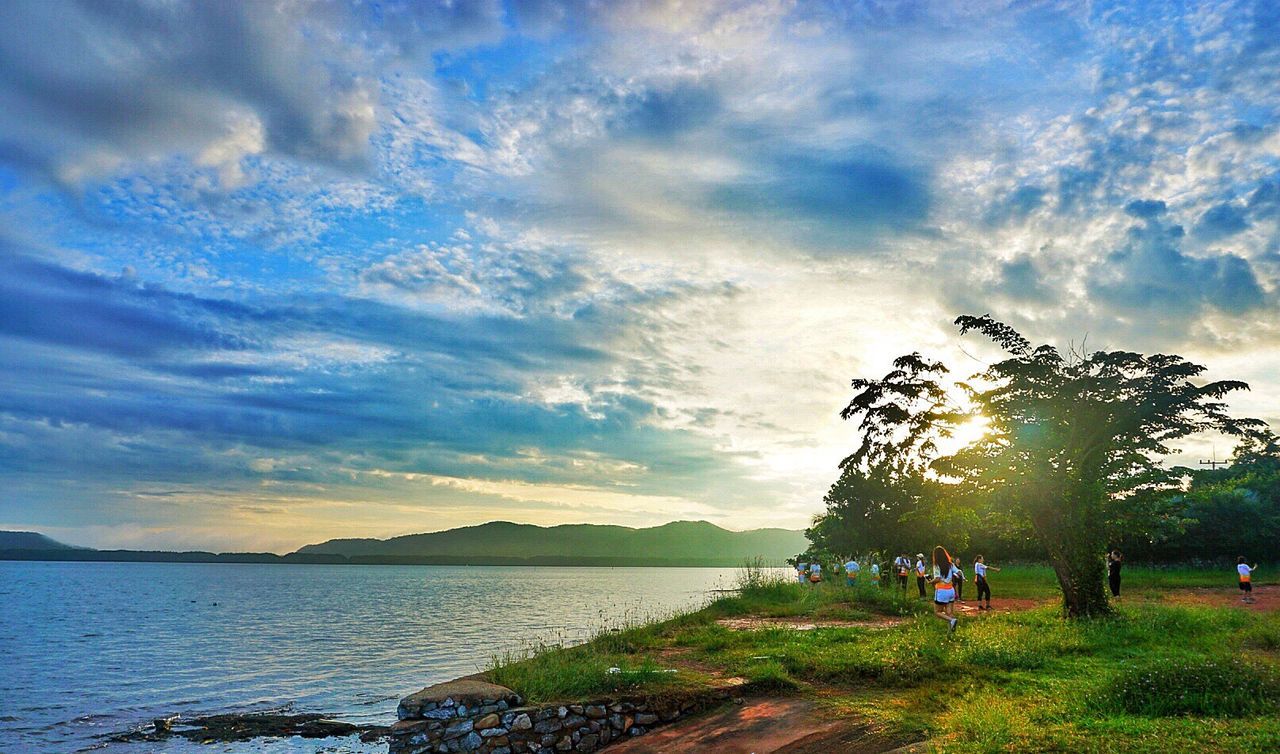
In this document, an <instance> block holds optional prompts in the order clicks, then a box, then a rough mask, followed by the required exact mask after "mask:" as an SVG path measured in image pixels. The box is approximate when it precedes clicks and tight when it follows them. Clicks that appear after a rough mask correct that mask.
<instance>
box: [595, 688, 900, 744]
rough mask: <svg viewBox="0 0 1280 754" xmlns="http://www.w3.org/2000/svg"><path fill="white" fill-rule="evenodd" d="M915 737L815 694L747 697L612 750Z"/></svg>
mask: <svg viewBox="0 0 1280 754" xmlns="http://www.w3.org/2000/svg"><path fill="white" fill-rule="evenodd" d="M909 743H911V740H910V739H903V738H895V737H890V736H885V735H882V734H877V733H874V732H872V731H870V730H868V729H867V728H866V727H865V726H863V725H859V724H858V723H857V722H856V721H854V720H849V719H833V718H832V717H831V715H830V711H829V710H826V709H824V708H823V707H821V706H820V705H818V704H817V703H815V702H814V701H813V700H811V699H803V698H799V697H766V698H751V699H746V700H743V703H742V704H730V705H726V706H725V707H721V708H719V709H716V710H713V711H712V712H709V713H707V714H705V715H702V716H699V717H695V718H690V719H688V720H685V721H683V722H681V723H679V724H677V725H672V726H668V727H665V728H660V729H658V730H656V731H653V732H652V733H649V734H646V735H645V736H643V737H641V738H633V739H631V740H628V741H624V742H622V743H620V744H616V745H614V746H610V747H609V752H610V754H771V753H773V752H778V753H779V754H780V753H781V752H787V753H788V754H819V753H821V754H832V753H833V752H840V753H841V754H881V753H882V752H889V751H893V750H895V749H898V748H900V747H901V746H903V745H904V744H909Z"/></svg>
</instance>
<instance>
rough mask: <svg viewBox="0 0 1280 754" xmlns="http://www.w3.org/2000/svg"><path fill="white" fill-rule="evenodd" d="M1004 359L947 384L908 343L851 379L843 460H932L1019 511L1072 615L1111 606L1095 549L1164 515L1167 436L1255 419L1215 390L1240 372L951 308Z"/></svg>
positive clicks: (972, 493) (954, 480)
mask: <svg viewBox="0 0 1280 754" xmlns="http://www.w3.org/2000/svg"><path fill="white" fill-rule="evenodd" d="M956 325H957V326H958V327H959V328H960V333H961V335H964V334H966V333H968V332H970V331H974V332H977V333H980V334H982V335H985V336H986V337H987V338H989V339H990V340H991V341H992V342H994V343H995V344H996V345H998V346H999V347H1000V348H1001V349H1003V351H1004V352H1005V354H1006V358H1003V359H1002V360H1000V361H997V362H995V363H993V364H991V365H989V366H988V367H987V368H986V369H985V370H984V371H982V372H980V373H979V374H976V375H974V376H973V377H972V378H971V379H970V382H969V383H968V384H965V383H961V384H958V385H956V386H955V387H954V388H953V389H952V388H948V386H945V385H944V384H943V383H942V382H941V380H940V378H941V377H942V376H944V375H945V374H947V369H946V367H945V366H943V365H942V364H941V363H939V362H930V361H927V360H925V359H923V358H922V357H920V355H919V354H911V355H909V356H903V357H901V358H899V359H897V360H896V361H895V362H894V369H893V371H891V372H889V373H888V374H887V375H885V377H884V378H882V379H880V380H867V379H855V380H854V381H853V387H854V389H855V391H857V392H856V394H855V395H854V397H853V399H852V400H851V401H850V402H849V405H848V406H847V407H846V408H845V409H844V411H842V412H841V415H842V416H843V417H844V418H846V419H849V418H854V417H860V419H861V423H860V429H861V431H862V435H863V440H862V443H861V445H860V446H859V447H858V449H857V450H856V451H855V452H854V453H853V454H852V455H850V456H849V457H848V458H846V459H845V462H844V463H843V464H842V466H845V465H847V464H851V463H852V464H859V465H861V466H862V467H864V468H872V467H883V468H890V469H904V470H918V469H927V471H928V472H929V473H931V474H933V475H935V476H936V477H937V478H938V479H940V480H941V481H942V482H944V483H946V484H948V485H949V488H948V489H949V491H950V494H951V495H953V496H954V497H955V499H956V500H957V501H963V502H964V503H965V504H967V505H971V506H976V505H979V504H984V505H989V506H991V507H992V508H993V509H996V510H1001V511H1006V512H1008V513H1011V514H1013V515H1016V516H1018V517H1020V518H1022V519H1024V520H1025V521H1026V522H1027V523H1028V524H1029V525H1030V527H1031V529H1032V530H1033V531H1034V533H1035V536H1036V538H1037V540H1038V541H1039V542H1040V543H1041V544H1042V545H1043V547H1044V548H1045V551H1046V554H1047V556H1048V558H1049V561H1050V563H1051V564H1052V566H1053V569H1054V573H1055V574H1056V576H1057V579H1058V585H1059V587H1060V588H1061V590H1062V595H1063V603H1064V605H1065V608H1066V611H1067V613H1068V614H1069V615H1070V616H1073V617H1081V616H1093V615H1101V614H1105V613H1107V612H1109V609H1110V608H1109V606H1108V603H1107V597H1106V592H1105V590H1104V589H1103V582H1104V577H1105V575H1106V567H1105V564H1104V561H1103V558H1102V553H1103V552H1104V551H1105V549H1106V547H1107V545H1108V539H1109V537H1111V536H1116V535H1117V534H1118V527H1120V526H1121V525H1123V526H1125V527H1127V528H1129V529H1132V528H1135V527H1137V528H1141V527H1143V526H1147V525H1151V524H1153V523H1154V522H1155V521H1156V520H1158V519H1159V517H1160V516H1161V515H1162V512H1161V505H1162V502H1161V501H1165V500H1167V499H1168V498H1167V496H1164V495H1158V494H1154V493H1157V492H1160V491H1163V490H1167V489H1171V488H1173V487H1175V486H1176V485H1177V484H1178V482H1179V478H1178V475H1177V474H1176V473H1175V472H1174V471H1173V470H1172V469H1167V468H1165V467H1164V466H1162V465H1161V463H1160V461H1161V458H1162V457H1163V456H1165V455H1167V454H1169V453H1170V452H1171V447H1170V443H1171V442H1173V441H1176V440H1177V439H1179V438H1182V437H1186V436H1188V435H1191V434H1194V433H1197V432H1201V431H1206V430H1216V431H1219V432H1224V433H1227V434H1233V435H1248V434H1251V433H1258V432H1261V431H1263V429H1264V428H1265V425H1264V424H1263V423H1262V422H1260V421H1257V420H1253V419H1233V418H1231V417H1230V416H1228V415H1227V413H1226V406H1225V404H1224V403H1222V398H1223V397H1224V396H1225V395H1227V394H1228V393H1230V392H1232V391H1235V390H1244V389H1248V386H1247V385H1246V384H1245V383H1243V382H1236V381H1218V382H1210V383H1207V384H1202V385H1201V384H1196V382H1195V381H1194V380H1195V378H1196V377H1198V376H1199V375H1201V374H1202V373H1203V372H1204V367H1202V366H1200V365H1197V364H1192V363H1190V362H1188V361H1186V360H1185V359H1183V358H1182V357H1180V356H1172V355H1165V354H1156V355H1152V356H1144V355H1142V354H1137V353H1132V352H1128V351H1096V352H1094V353H1091V354H1087V355H1086V354H1082V353H1074V352H1072V353H1068V354H1066V355H1064V354H1062V353H1061V352H1059V351H1058V349H1057V348H1055V347H1053V346H1050V345H1041V346H1037V347H1033V346H1032V345H1031V343H1030V341H1028V340H1027V339H1026V338H1025V337H1023V336H1022V335H1021V334H1020V333H1018V332H1017V331H1016V330H1015V329H1013V328H1012V327H1010V326H1008V325H1006V324H1004V323H1002V322H998V321H996V320H994V319H992V318H991V317H990V316H987V315H983V316H981V317H973V316H963V317H959V318H958V319H956ZM975 417H981V418H983V419H984V420H985V421H986V426H987V429H986V431H985V433H984V434H982V436H981V437H980V438H978V439H977V440H975V441H973V442H971V443H969V444H968V445H967V446H965V447H962V448H960V449H959V450H957V451H955V452H953V453H950V454H948V455H940V454H939V452H938V447H939V442H940V440H941V439H943V438H945V437H948V436H951V434H952V431H953V429H954V428H955V427H956V426H957V425H958V424H960V423H961V422H964V421H969V420H972V419H974V418H975Z"/></svg>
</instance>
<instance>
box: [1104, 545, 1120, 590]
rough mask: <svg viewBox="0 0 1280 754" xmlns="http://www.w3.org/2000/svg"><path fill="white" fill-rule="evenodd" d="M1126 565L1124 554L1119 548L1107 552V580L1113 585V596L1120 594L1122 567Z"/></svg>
mask: <svg viewBox="0 0 1280 754" xmlns="http://www.w3.org/2000/svg"><path fill="white" fill-rule="evenodd" d="M1123 565H1124V555H1121V554H1120V551H1119V550H1112V551H1111V552H1109V553H1107V581H1108V582H1110V585H1111V596H1112V597H1119V596H1120V567H1121V566H1123Z"/></svg>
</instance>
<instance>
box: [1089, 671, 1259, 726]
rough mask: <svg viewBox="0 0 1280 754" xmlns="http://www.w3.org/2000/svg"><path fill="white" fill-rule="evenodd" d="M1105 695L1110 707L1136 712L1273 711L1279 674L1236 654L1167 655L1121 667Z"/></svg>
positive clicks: (1237, 714)
mask: <svg viewBox="0 0 1280 754" xmlns="http://www.w3.org/2000/svg"><path fill="white" fill-rule="evenodd" d="M1106 697H1107V699H1108V700H1109V702H1110V704H1111V706H1112V707H1113V708H1114V709H1117V710H1120V711H1123V712H1128V713H1130V714H1134V715H1146V716H1149V717H1164V716H1169V715H1205V716H1211V717H1243V716H1245V715H1251V714H1254V713H1257V712H1264V711H1265V712H1267V713H1272V712H1274V711H1275V705H1276V703H1277V702H1280V678H1278V677H1277V676H1276V673H1275V671H1273V670H1271V669H1269V668H1264V667H1262V666H1259V665H1254V664H1251V663H1247V662H1243V661H1241V660H1236V659H1201V658H1197V659H1186V658H1169V659H1165V660H1163V661H1158V662H1153V661H1148V662H1145V663H1142V664H1140V665H1136V666H1133V667H1130V668H1128V669H1126V670H1124V671H1121V673H1120V674H1119V675H1118V676H1117V677H1116V678H1115V679H1114V680H1113V681H1112V682H1111V686H1110V688H1109V689H1108V693H1107V695H1106Z"/></svg>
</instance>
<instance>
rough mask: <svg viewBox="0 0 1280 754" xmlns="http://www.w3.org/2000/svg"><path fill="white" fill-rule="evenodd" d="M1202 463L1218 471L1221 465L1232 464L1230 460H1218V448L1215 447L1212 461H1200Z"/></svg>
mask: <svg viewBox="0 0 1280 754" xmlns="http://www.w3.org/2000/svg"><path fill="white" fill-rule="evenodd" d="M1200 465H1201V466H1208V467H1209V468H1210V469H1212V470H1213V471H1217V470H1218V467H1219V466H1230V465H1231V462H1230V461H1219V460H1218V449H1217V448H1214V449H1213V460H1212V461H1201V462H1200Z"/></svg>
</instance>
